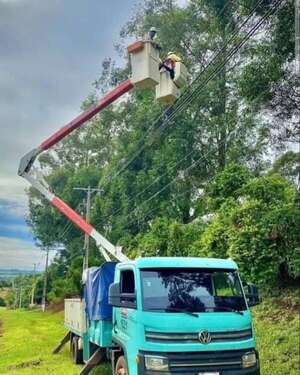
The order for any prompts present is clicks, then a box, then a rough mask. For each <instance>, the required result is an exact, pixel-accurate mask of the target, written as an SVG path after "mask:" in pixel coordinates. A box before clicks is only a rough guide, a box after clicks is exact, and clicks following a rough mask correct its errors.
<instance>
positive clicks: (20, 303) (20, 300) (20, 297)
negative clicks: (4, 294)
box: [19, 284, 23, 309]
mask: <svg viewBox="0 0 300 375" xmlns="http://www.w3.org/2000/svg"><path fill="white" fill-rule="evenodd" d="M22 289H23V288H22V284H21V285H20V295H19V309H21V308H22V292H23V290H22Z"/></svg>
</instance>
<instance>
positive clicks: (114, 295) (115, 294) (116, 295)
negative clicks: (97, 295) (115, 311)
mask: <svg viewBox="0 0 300 375" xmlns="http://www.w3.org/2000/svg"><path fill="white" fill-rule="evenodd" d="M108 301H109V304H110V305H111V306H114V307H124V308H128V309H136V294H135V293H121V287H120V284H119V283H115V284H111V286H110V287H109V296H108Z"/></svg>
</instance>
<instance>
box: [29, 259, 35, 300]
mask: <svg viewBox="0 0 300 375" xmlns="http://www.w3.org/2000/svg"><path fill="white" fill-rule="evenodd" d="M36 266H37V263H33V285H32V291H31V303H30V305H31V306H33V305H34V292H35V287H36V281H35V272H36Z"/></svg>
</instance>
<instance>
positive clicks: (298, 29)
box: [295, 0, 300, 78]
mask: <svg viewBox="0 0 300 375" xmlns="http://www.w3.org/2000/svg"><path fill="white" fill-rule="evenodd" d="M295 73H296V76H297V77H298V78H300V0H295Z"/></svg>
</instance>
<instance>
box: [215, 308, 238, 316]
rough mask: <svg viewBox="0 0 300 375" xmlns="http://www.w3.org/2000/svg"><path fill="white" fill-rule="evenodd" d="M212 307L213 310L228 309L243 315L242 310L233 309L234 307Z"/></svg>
mask: <svg viewBox="0 0 300 375" xmlns="http://www.w3.org/2000/svg"><path fill="white" fill-rule="evenodd" d="M214 309H215V310H223V311H230V312H234V313H236V314H239V315H244V313H243V311H240V310H237V309H234V308H232V307H227V306H216V307H215V308H214Z"/></svg>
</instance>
